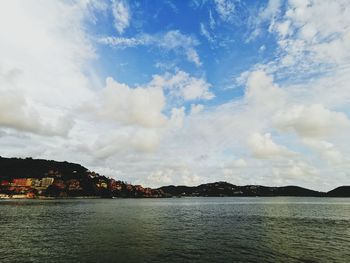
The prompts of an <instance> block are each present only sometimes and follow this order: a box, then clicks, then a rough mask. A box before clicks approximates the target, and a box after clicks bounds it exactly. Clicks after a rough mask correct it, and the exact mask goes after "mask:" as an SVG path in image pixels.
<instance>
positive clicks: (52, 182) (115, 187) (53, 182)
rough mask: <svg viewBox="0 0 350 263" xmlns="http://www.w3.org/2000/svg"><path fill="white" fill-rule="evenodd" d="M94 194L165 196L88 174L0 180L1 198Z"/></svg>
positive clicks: (49, 174) (149, 189) (153, 190)
mask: <svg viewBox="0 0 350 263" xmlns="http://www.w3.org/2000/svg"><path fill="white" fill-rule="evenodd" d="M64 179H65V180H64ZM86 188H89V190H87V189H86ZM91 189H92V190H91ZM94 195H95V196H103V197H163V195H164V193H163V192H162V191H161V190H157V189H151V188H144V187H142V186H141V185H131V184H128V183H125V182H122V181H117V180H114V179H109V178H106V177H104V176H100V175H99V174H97V173H94V172H89V171H88V172H87V174H86V176H85V177H79V176H76V178H74V176H73V178H71V179H68V180H67V178H64V177H63V176H62V175H61V174H60V173H59V172H57V171H49V172H47V173H45V175H44V177H42V178H13V179H1V178H0V198H40V197H43V196H54V197H70V196H75V197H76V196H94Z"/></svg>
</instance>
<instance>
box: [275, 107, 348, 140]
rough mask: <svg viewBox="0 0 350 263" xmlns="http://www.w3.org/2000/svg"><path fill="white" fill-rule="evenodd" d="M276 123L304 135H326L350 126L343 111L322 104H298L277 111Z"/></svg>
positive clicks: (282, 128) (284, 129)
mask: <svg viewBox="0 0 350 263" xmlns="http://www.w3.org/2000/svg"><path fill="white" fill-rule="evenodd" d="M274 124H275V125H276V127H277V128H279V129H281V130H283V131H295V132H296V133H298V134H299V135H300V136H302V137H324V136H327V135H329V134H331V133H334V132H336V133H337V132H340V131H341V130H343V129H346V128H349V127H350V121H349V119H348V118H347V116H346V115H345V114H344V113H342V112H336V111H330V110H328V109H326V108H325V107H324V106H323V105H321V104H314V105H310V106H303V105H296V106H293V107H291V108H289V109H286V110H284V111H281V112H278V113H276V115H275V116H274Z"/></svg>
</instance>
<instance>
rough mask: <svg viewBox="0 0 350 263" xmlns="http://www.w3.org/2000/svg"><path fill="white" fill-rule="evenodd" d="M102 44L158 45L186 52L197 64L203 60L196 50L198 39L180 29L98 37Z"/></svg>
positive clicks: (169, 49)
mask: <svg viewBox="0 0 350 263" xmlns="http://www.w3.org/2000/svg"><path fill="white" fill-rule="evenodd" d="M98 41H99V42H100V43H102V44H106V45H110V46H113V47H115V48H121V49H123V48H132V47H137V46H156V47H158V48H161V49H162V50H165V51H173V52H176V53H181V54H184V55H185V56H186V58H187V60H188V61H189V62H192V63H194V64H195V65H196V66H198V67H199V66H201V65H202V63H201V60H200V57H199V55H198V52H197V51H196V48H195V47H196V46H198V44H199V42H198V40H197V39H196V38H195V37H193V36H189V35H185V34H183V33H181V32H180V31H179V30H170V31H167V32H166V33H159V34H154V35H150V34H141V35H138V36H135V37H132V38H124V37H111V36H107V37H102V38H100V39H98Z"/></svg>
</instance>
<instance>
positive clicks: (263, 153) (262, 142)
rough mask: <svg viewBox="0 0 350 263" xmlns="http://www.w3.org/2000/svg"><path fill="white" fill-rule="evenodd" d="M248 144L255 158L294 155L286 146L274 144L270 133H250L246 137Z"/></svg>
mask: <svg viewBox="0 0 350 263" xmlns="http://www.w3.org/2000/svg"><path fill="white" fill-rule="evenodd" d="M248 145H249V146H250V149H251V150H252V152H253V154H254V156H255V157H257V158H274V157H285V156H293V155H295V153H293V152H292V151H290V150H288V149H287V148H286V147H284V146H282V145H278V144H276V143H275V142H274V141H273V140H272V138H271V134H270V133H265V134H264V135H262V134H259V133H254V134H252V135H251V136H250V137H249V139H248Z"/></svg>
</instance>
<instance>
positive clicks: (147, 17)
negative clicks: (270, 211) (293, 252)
mask: <svg viewBox="0 0 350 263" xmlns="http://www.w3.org/2000/svg"><path fill="white" fill-rule="evenodd" d="M349 54H350V4H349V1H347V0H322V1H321V0H266V1H253V0H246V1H244V0H212V1H205V0H188V1H170V0H168V1H165V0H164V1H160V0H159V1H126V0H101V1H97V0H70V1H67V0H56V1H46V0H8V1H6V0H5V1H1V3H0V57H1V60H0V92H1V93H0V94H1V96H0V149H1V150H0V155H1V156H18V157H27V156H31V157H34V158H47V159H56V160H67V161H72V162H78V163H81V164H83V165H85V166H87V167H88V168H90V169H91V170H95V171H97V172H100V173H102V174H105V175H107V176H110V177H114V178H117V179H121V180H127V181H129V182H132V183H136V184H144V185H147V186H155V187H156V186H160V185H166V184H187V185H196V184H200V183H206V182H213V181H228V182H231V183H234V184H240V185H244V184H262V185H290V184H297V185H301V186H306V187H311V188H314V189H319V190H328V189H331V188H333V187H335V186H338V185H342V184H349V183H350V181H349V179H350V174H349V171H350V138H349V134H350V119H349V112H350V108H349V105H350V104H349V103H350V89H349V85H348V83H350V77H349V76H350V66H349V65H350V55H349Z"/></svg>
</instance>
